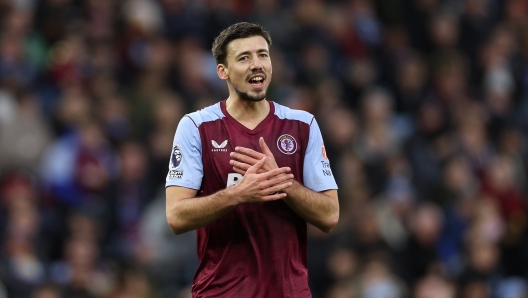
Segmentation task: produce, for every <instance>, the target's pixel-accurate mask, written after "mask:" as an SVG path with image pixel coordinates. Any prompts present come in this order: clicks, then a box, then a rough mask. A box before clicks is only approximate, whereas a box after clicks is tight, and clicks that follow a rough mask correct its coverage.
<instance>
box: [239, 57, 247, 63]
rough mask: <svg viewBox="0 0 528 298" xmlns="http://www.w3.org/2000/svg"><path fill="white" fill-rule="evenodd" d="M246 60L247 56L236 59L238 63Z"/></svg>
mask: <svg viewBox="0 0 528 298" xmlns="http://www.w3.org/2000/svg"><path fill="white" fill-rule="evenodd" d="M247 59H248V56H242V57H240V58H239V59H238V61H241V62H242V61H246V60H247Z"/></svg>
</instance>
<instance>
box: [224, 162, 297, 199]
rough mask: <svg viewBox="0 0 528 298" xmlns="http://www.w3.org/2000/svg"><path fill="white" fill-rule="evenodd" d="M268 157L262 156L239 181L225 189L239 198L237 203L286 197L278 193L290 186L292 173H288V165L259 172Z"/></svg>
mask: <svg viewBox="0 0 528 298" xmlns="http://www.w3.org/2000/svg"><path fill="white" fill-rule="evenodd" d="M267 158H268V157H263V158H262V159H261V160H259V161H258V162H257V163H256V164H254V165H252V166H251V167H249V168H248V169H247V171H246V172H245V174H244V177H243V178H242V180H241V181H240V183H238V184H236V185H234V186H232V187H230V188H228V189H226V191H228V192H230V193H231V194H232V195H233V197H238V198H240V202H239V203H257V202H267V201H273V200H279V199H282V198H284V197H286V194H285V193H280V192H281V191H283V190H284V189H286V188H288V187H290V186H292V182H291V181H290V180H291V179H293V174H288V173H289V172H290V171H291V169H290V168H289V167H282V168H276V169H273V170H270V171H267V172H262V171H261V173H259V170H260V169H261V168H262V167H263V166H264V165H265V164H266V162H267Z"/></svg>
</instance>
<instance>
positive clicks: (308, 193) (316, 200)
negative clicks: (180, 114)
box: [284, 182, 339, 233]
mask: <svg viewBox="0 0 528 298" xmlns="http://www.w3.org/2000/svg"><path fill="white" fill-rule="evenodd" d="M284 192H285V193H286V194H287V197H286V198H284V201H285V202H286V203H287V204H288V205H289V206H290V208H292V209H293V210H294V211H295V212H296V213H297V214H298V215H299V216H300V217H302V218H303V219H304V220H306V221H307V222H309V223H310V224H312V225H314V226H316V227H317V228H319V229H321V230H322V231H323V232H327V233H328V232H330V231H331V230H332V229H333V228H334V227H335V225H336V224H337V221H338V220H339V203H338V199H337V191H336V190H329V191H325V192H321V193H319V192H315V191H313V190H310V189H308V188H306V187H304V186H303V185H301V184H299V183H298V182H294V184H293V186H292V187H290V188H288V189H286V190H284Z"/></svg>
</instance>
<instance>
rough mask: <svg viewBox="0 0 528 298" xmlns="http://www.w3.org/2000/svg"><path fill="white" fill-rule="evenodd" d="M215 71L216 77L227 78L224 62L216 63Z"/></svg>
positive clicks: (227, 73) (227, 71) (227, 72)
mask: <svg viewBox="0 0 528 298" xmlns="http://www.w3.org/2000/svg"><path fill="white" fill-rule="evenodd" d="M216 73H217V74H218V77H219V78H220V79H222V80H227V79H228V78H229V70H228V69H227V67H226V66H225V65H224V64H217V65H216Z"/></svg>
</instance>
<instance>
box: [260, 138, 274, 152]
mask: <svg viewBox="0 0 528 298" xmlns="http://www.w3.org/2000/svg"><path fill="white" fill-rule="evenodd" d="M259 145H260V149H262V153H264V154H265V155H266V156H270V155H273V153H271V150H270V149H269V147H268V145H267V144H266V142H265V141H264V138H263V137H260V139H259Z"/></svg>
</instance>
